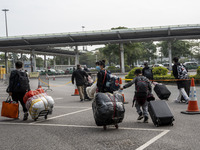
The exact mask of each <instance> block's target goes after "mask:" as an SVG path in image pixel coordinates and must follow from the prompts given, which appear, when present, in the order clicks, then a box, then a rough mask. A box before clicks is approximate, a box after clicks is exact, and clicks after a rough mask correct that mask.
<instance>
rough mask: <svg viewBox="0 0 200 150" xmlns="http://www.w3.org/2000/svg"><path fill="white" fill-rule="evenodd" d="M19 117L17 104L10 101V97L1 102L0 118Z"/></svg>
mask: <svg viewBox="0 0 200 150" xmlns="http://www.w3.org/2000/svg"><path fill="white" fill-rule="evenodd" d="M18 115H19V103H17V102H15V101H13V100H12V97H11V96H8V98H7V100H6V101H3V102H2V108H1V116H3V117H8V118H18Z"/></svg>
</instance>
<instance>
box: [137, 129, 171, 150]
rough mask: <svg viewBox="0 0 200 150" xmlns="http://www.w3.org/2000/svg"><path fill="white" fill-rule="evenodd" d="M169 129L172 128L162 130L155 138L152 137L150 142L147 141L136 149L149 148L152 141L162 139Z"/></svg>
mask: <svg viewBox="0 0 200 150" xmlns="http://www.w3.org/2000/svg"><path fill="white" fill-rule="evenodd" d="M169 131H170V130H165V131H163V132H161V133H160V134H158V135H157V136H155V137H154V138H152V139H151V140H149V141H148V142H146V143H145V144H143V145H142V146H140V147H138V148H137V149H136V150H143V149H145V148H147V147H148V146H149V145H151V144H152V143H154V142H155V141H157V140H158V139H160V138H161V137H162V136H164V135H165V134H167V133H168V132H169Z"/></svg>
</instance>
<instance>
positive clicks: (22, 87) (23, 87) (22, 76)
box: [14, 71, 29, 92]
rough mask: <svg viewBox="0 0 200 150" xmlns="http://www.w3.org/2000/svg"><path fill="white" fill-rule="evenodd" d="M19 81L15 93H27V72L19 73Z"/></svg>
mask: <svg viewBox="0 0 200 150" xmlns="http://www.w3.org/2000/svg"><path fill="white" fill-rule="evenodd" d="M17 75H18V79H17V82H16V86H15V88H14V92H26V91H28V90H29V79H28V77H27V74H26V72H21V71H17Z"/></svg>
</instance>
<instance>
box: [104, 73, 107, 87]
mask: <svg viewBox="0 0 200 150" xmlns="http://www.w3.org/2000/svg"><path fill="white" fill-rule="evenodd" d="M106 74H107V71H106V70H105V75H104V78H103V84H104V82H105V79H106Z"/></svg>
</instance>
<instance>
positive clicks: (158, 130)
mask: <svg viewBox="0 0 200 150" xmlns="http://www.w3.org/2000/svg"><path fill="white" fill-rule="evenodd" d="M1 124H2V125H36V126H54V127H74V128H102V126H100V127H99V126H85V125H67V124H44V123H36V124H31V123H9V122H0V125H1ZM109 128H115V127H114V126H113V127H112V126H110V127H109ZM119 130H136V131H138V130H140V131H156V132H161V133H160V134H163V132H166V133H164V135H165V134H167V132H169V131H170V130H164V129H147V128H123V127H119ZM160 134H159V135H157V136H159V138H161V137H162V136H163V135H162V136H161V135H160ZM157 136H156V137H157ZM156 137H155V138H156ZM153 139H154V138H153ZM153 139H151V140H153ZM151 140H150V141H151ZM148 142H149V141H148ZM145 144H146V143H145Z"/></svg>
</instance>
